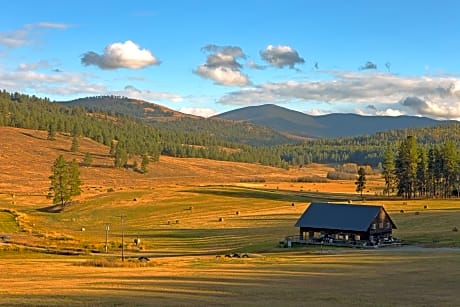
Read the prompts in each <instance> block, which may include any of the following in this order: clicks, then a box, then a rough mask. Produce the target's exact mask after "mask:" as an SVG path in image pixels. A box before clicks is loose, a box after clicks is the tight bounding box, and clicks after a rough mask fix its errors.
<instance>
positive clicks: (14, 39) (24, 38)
mask: <svg viewBox="0 0 460 307" xmlns="http://www.w3.org/2000/svg"><path fill="white" fill-rule="evenodd" d="M69 27H70V25H68V24H63V23H52V22H39V23H33V24H26V25H24V26H23V27H21V28H19V29H15V30H12V31H6V32H0V46H4V47H7V48H10V49H13V48H20V47H23V46H27V45H33V44H35V43H36V40H37V37H38V36H39V34H40V32H41V31H40V29H67V28H69Z"/></svg>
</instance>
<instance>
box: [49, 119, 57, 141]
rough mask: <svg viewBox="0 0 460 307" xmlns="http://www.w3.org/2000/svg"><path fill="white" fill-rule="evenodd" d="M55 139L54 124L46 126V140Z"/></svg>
mask: <svg viewBox="0 0 460 307" xmlns="http://www.w3.org/2000/svg"><path fill="white" fill-rule="evenodd" d="M55 139H56V126H55V125H54V123H51V124H49V125H48V140H51V141H54V140H55Z"/></svg>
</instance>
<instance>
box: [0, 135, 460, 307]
mask: <svg viewBox="0 0 460 307" xmlns="http://www.w3.org/2000/svg"><path fill="white" fill-rule="evenodd" d="M46 136H47V133H46V132H43V131H31V130H24V129H15V128H6V127H0V176H1V177H0V235H2V234H6V235H7V236H8V239H7V240H6V241H5V242H3V243H2V240H0V272H1V273H0V305H5V306H11V305H33V306H40V305H43V306H50V305H52V306H66V305H70V306H74V305H76V306H101V305H102V306H114V305H122V306H152V305H155V306H206V305H215V306H229V305H231V306H267V305H270V306H310V305H313V306H315V305H318V306H344V305H361V306H375V305H377V306H395V305H399V306H455V305H458V299H457V297H456V290H459V289H460V286H459V285H458V280H460V279H459V277H460V274H459V273H458V272H459V269H460V251H459V250H458V247H460V235H459V233H458V232H453V231H452V229H453V227H460V203H459V202H458V201H457V200H416V201H403V200H398V199H394V200H386V199H381V196H379V195H380V194H381V191H382V186H383V181H382V180H381V179H380V178H378V177H371V178H369V182H368V188H367V189H366V193H365V198H366V201H365V203H379V204H384V205H385V208H386V209H387V211H389V213H390V215H391V216H392V218H393V220H394V221H395V222H396V224H397V226H398V229H397V230H396V231H395V235H396V236H397V237H400V238H402V239H403V240H405V241H406V242H408V243H411V244H416V245H422V246H427V247H428V248H419V247H413V248H412V247H411V248H404V249H398V248H391V249H381V250H356V249H328V250H326V249H325V250H321V249H318V248H313V247H298V248H293V249H284V248H279V247H278V241H279V240H280V239H283V238H284V237H285V236H287V235H293V234H296V233H297V229H296V228H295V227H294V224H295V222H296V220H297V218H298V217H299V216H300V214H301V213H302V212H303V211H304V210H305V208H306V206H307V205H308V203H309V202H310V201H311V200H320V201H327V200H333V201H348V200H353V202H355V203H356V202H360V199H359V197H358V196H357V195H356V193H355V192H354V190H355V186H354V183H353V182H352V181H334V182H327V183H293V182H291V180H292V179H295V178H298V177H302V176H313V175H316V176H322V177H325V175H326V173H327V172H328V171H329V170H332V168H331V167H328V166H324V165H310V166H307V167H304V168H301V169H298V168H296V169H291V170H283V169H278V168H272V167H264V166H258V165H251V164H243V163H231V162H218V161H209V160H204V159H176V158H170V157H161V159H160V162H157V163H151V164H150V165H149V172H148V174H146V175H142V174H139V173H136V172H133V171H130V170H122V169H115V168H112V164H113V161H112V158H110V157H109V156H108V148H107V147H105V146H103V145H100V144H97V143H95V142H93V141H91V140H88V139H82V140H81V141H80V151H79V152H78V153H72V152H70V151H69V149H70V146H71V138H70V137H68V136H65V135H58V137H57V140H55V141H49V140H47V139H46ZM86 152H90V153H91V154H92V156H93V164H94V166H91V167H81V173H82V175H81V177H82V181H83V187H82V189H83V192H82V195H81V196H80V197H78V198H77V200H78V201H79V202H78V203H75V204H72V205H70V206H69V207H67V208H66V209H65V210H63V211H62V212H58V213H53V212H52V211H53V210H52V209H53V208H52V204H51V202H50V200H49V199H47V198H46V197H45V196H46V194H47V191H48V185H49V179H48V176H49V175H50V173H51V165H52V163H53V161H54V160H55V159H56V157H57V156H58V155H59V154H63V155H64V156H65V157H66V158H67V159H73V158H75V159H77V160H79V161H81V160H83V157H84V154H85V153H86ZM137 159H139V161H138V162H140V158H137ZM251 178H259V179H264V180H265V182H261V183H247V182H244V183H243V182H242V181H247V179H251ZM293 204H294V205H293ZM425 207H426V208H425ZM401 210H404V212H403V213H401ZM120 215H126V218H125V220H124V231H123V232H124V240H125V256H126V261H125V262H124V263H123V264H122V263H121V260H120V258H121V248H120V247H121V223H120V222H121V220H120V217H119V216H120ZM106 225H109V226H110V231H109V232H108V234H109V237H108V243H109V244H108V247H109V253H108V254H105V253H104V247H105V227H106ZM82 229H84V231H82ZM135 238H140V239H141V244H140V245H139V246H136V245H135V244H134V239H135ZM235 252H239V253H249V255H250V256H251V257H250V258H241V259H237V258H231V259H229V258H225V257H223V255H225V254H228V253H235ZM62 254H73V255H67V256H64V255H62ZM140 255H143V256H147V257H149V258H150V262H149V263H148V264H147V265H146V264H143V263H139V261H137V257H138V256H140ZM95 264H100V265H106V266H105V267H100V266H96V265H95Z"/></svg>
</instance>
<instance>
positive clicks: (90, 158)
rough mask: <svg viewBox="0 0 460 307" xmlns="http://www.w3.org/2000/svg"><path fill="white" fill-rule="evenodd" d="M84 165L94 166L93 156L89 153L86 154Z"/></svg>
mask: <svg viewBox="0 0 460 307" xmlns="http://www.w3.org/2000/svg"><path fill="white" fill-rule="evenodd" d="M82 164H83V165H85V166H91V164H93V156H92V155H91V154H90V153H89V152H87V153H86V154H85V157H84V158H83V163H82Z"/></svg>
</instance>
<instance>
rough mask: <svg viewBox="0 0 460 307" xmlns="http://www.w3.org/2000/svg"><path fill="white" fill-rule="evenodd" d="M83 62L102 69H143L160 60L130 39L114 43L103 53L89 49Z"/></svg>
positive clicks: (83, 57)
mask: <svg viewBox="0 0 460 307" xmlns="http://www.w3.org/2000/svg"><path fill="white" fill-rule="evenodd" d="M81 63H82V64H83V65H85V66H89V65H95V66H97V67H99V68H100V69H104V70H109V69H118V68H128V69H142V68H145V67H148V66H151V65H158V64H160V62H159V61H158V60H157V58H156V57H155V56H153V54H152V53H151V52H150V51H149V50H147V49H141V48H140V47H139V45H137V44H135V43H134V42H132V41H130V40H128V41H126V42H124V43H113V44H111V45H108V46H106V47H105V49H104V53H103V54H97V53H96V52H94V51H89V52H86V53H85V54H83V56H82V58H81Z"/></svg>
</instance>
